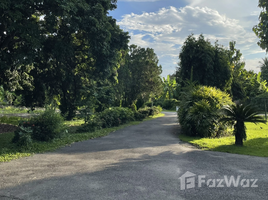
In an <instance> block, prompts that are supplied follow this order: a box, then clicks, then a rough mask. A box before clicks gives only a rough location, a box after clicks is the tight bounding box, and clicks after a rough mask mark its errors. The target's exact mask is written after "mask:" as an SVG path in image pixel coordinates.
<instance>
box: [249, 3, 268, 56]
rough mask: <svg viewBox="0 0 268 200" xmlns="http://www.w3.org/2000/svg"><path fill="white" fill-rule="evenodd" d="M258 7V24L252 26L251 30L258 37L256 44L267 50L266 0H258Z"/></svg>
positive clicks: (267, 9) (267, 14) (267, 18)
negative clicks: (259, 10)
mask: <svg viewBox="0 0 268 200" xmlns="http://www.w3.org/2000/svg"><path fill="white" fill-rule="evenodd" d="M258 7H260V8H261V9H262V11H261V13H260V15H259V24H258V25H256V26H254V27H253V29H252V30H253V31H254V33H255V34H256V36H257V37H258V38H259V39H260V40H259V41H258V43H257V44H258V45H259V46H260V47H261V48H262V49H263V50H266V52H268V37H267V35H268V25H267V21H268V13H267V11H268V1H267V0H259V4H258Z"/></svg>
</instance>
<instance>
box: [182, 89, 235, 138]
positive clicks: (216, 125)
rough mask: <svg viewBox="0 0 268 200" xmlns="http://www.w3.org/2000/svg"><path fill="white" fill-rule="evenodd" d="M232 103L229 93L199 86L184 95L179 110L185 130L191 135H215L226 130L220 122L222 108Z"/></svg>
mask: <svg viewBox="0 0 268 200" xmlns="http://www.w3.org/2000/svg"><path fill="white" fill-rule="evenodd" d="M230 104H232V101H231V98H230V97H229V95H228V94H226V93H224V92H222V91H221V90H218V89H216V88H213V87H207V86H197V87H195V88H193V89H192V90H190V91H188V92H186V93H185V95H184V99H183V100H182V102H181V103H180V109H179V111H178V117H179V122H180V125H181V128H182V130H183V132H184V133H185V134H186V135H190V136H199V137H215V136H220V135H222V134H224V133H225V132H226V128H227V127H226V126H225V125H223V123H220V122H219V119H220V118H221V116H222V115H223V114H222V112H220V109H221V108H222V107H223V106H225V105H230Z"/></svg>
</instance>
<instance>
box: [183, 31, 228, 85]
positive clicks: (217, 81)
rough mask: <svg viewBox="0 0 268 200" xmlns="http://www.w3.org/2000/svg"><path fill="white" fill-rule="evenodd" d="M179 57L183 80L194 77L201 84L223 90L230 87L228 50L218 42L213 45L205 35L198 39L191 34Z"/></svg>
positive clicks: (193, 79)
mask: <svg viewBox="0 0 268 200" xmlns="http://www.w3.org/2000/svg"><path fill="white" fill-rule="evenodd" d="M179 58H180V63H179V76H180V78H181V80H182V81H186V80H190V79H191V77H192V81H197V82H198V83H199V84H201V85H207V86H215V87H217V88H219V89H221V90H226V89H228V88H229V87H230V79H231V67H230V64H229V57H228V51H227V50H226V49H224V48H223V47H222V46H220V45H219V44H218V43H215V46H213V45H212V44H211V43H210V42H209V41H208V40H205V38H204V36H203V35H200V36H199V38H198V39H196V38H195V37H194V35H190V36H188V38H187V39H186V41H185V42H184V44H183V46H182V50H181V53H180V55H179ZM191 74H192V75H191Z"/></svg>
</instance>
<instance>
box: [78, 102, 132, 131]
mask: <svg viewBox="0 0 268 200" xmlns="http://www.w3.org/2000/svg"><path fill="white" fill-rule="evenodd" d="M134 120H135V117H134V112H133V111H132V110H131V109H129V108H122V107H113V108H107V109H105V110H104V111H102V112H100V113H97V114H95V115H93V116H92V117H91V119H90V120H89V121H88V122H87V123H86V124H85V125H83V126H82V127H81V128H79V129H78V130H77V131H78V132H93V131H95V130H98V129H100V128H110V127H114V126H119V125H121V124H125V123H127V122H130V121H134Z"/></svg>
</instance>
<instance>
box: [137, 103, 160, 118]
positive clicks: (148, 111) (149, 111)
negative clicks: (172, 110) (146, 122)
mask: <svg viewBox="0 0 268 200" xmlns="http://www.w3.org/2000/svg"><path fill="white" fill-rule="evenodd" d="M161 111H162V108H161V107H160V106H157V107H156V106H153V107H145V108H140V109H139V110H138V112H139V113H140V114H142V115H144V116H145V117H149V116H153V115H157V114H159V113H160V112H161Z"/></svg>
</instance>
